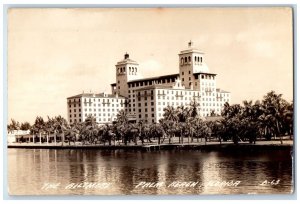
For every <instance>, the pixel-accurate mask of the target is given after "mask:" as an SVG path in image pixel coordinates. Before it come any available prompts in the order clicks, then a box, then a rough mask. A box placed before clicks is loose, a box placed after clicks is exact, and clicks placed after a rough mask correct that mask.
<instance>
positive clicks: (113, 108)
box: [67, 93, 125, 124]
mask: <svg viewBox="0 0 300 204" xmlns="http://www.w3.org/2000/svg"><path fill="white" fill-rule="evenodd" d="M67 101H68V121H69V122H70V123H74V122H83V121H84V120H85V119H86V118H87V117H88V116H89V115H92V116H93V117H94V118H96V122H97V123H100V124H101V123H110V122H112V121H113V120H114V119H115V118H116V116H117V114H118V112H119V111H120V110H124V109H125V98H124V97H119V96H117V95H111V94H105V93H102V94H92V93H83V94H79V95H76V96H72V97H69V98H67Z"/></svg>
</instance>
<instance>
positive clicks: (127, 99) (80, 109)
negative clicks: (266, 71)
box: [67, 42, 230, 124]
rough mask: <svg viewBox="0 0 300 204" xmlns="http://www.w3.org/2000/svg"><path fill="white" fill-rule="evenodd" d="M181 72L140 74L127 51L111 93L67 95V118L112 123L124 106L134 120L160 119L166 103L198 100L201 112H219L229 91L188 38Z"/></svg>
mask: <svg viewBox="0 0 300 204" xmlns="http://www.w3.org/2000/svg"><path fill="white" fill-rule="evenodd" d="M178 62H179V73H177V74H170V75H164V76H157V77H151V78H142V77H141V76H140V74H139V73H140V67H139V64H138V63H137V62H136V61H134V60H132V59H130V58H129V54H127V53H126V54H125V56H124V59H123V60H122V61H120V62H117V64H116V83H113V84H111V89H112V94H105V93H102V94H92V93H82V94H79V95H76V96H72V97H69V98H67V103H68V120H69V122H70V123H72V122H81V121H84V120H85V119H86V118H87V117H88V116H89V115H92V116H93V117H95V118H96V121H97V122H98V123H100V124H101V123H111V122H112V121H113V120H115V118H116V115H117V113H118V111H120V110H124V111H125V112H126V113H127V114H128V116H129V118H130V120H131V121H133V122H139V121H144V122H148V123H151V122H158V121H159V119H161V118H162V117H163V109H164V108H165V107H167V106H174V107H177V106H189V104H190V103H191V101H196V102H197V103H198V104H199V107H198V112H199V114H200V115H201V116H203V117H207V116H211V115H220V114H221V111H222V108H223V105H224V103H225V102H228V103H230V92H228V91H224V90H222V89H220V88H217V80H216V76H217V75H216V74H213V73H210V72H209V68H208V66H207V65H206V63H205V56H204V53H203V52H201V51H200V50H198V49H195V48H194V47H193V45H192V42H189V46H188V48H187V49H185V50H183V51H181V52H180V53H179V61H178Z"/></svg>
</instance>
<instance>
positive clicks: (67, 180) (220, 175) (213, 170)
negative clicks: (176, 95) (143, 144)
mask: <svg viewBox="0 0 300 204" xmlns="http://www.w3.org/2000/svg"><path fill="white" fill-rule="evenodd" d="M8 179H9V192H10V193H11V194H15V195H28V194H29V195H40V194H43V195H66V194H67V195H73V194H77V195H116V194H117V195H124V194H126V195H127V194H154V195H156V194H159V195H163V194H236V193H238V194H240V193H246V194H247V193H264V194H265V193H290V192H291V191H292V161H291V158H290V153H289V152H288V151H272V152H269V153H253V152H250V153H249V152H247V153H242V154H235V153H221V152H208V153H206V152H198V151H161V152H140V151H130V152H128V151H127V152H126V151H122V150H118V151H99V150H67V149H66V150H44V149H43V150H35V149H8ZM277 179H280V183H279V185H264V186H261V185H259V184H261V183H262V182H263V181H265V180H267V181H272V180H277ZM230 180H235V181H237V180H238V181H241V183H240V185H239V186H238V187H218V186H212V185H208V184H211V182H214V181H230ZM174 181H178V182H190V181H193V182H198V183H199V184H198V185H196V186H193V187H182V188H178V187H170V186H169V185H170V184H171V183H172V182H174ZM83 182H89V183H110V187H109V188H87V189H85V188H74V189H69V188H66V186H68V185H69V184H72V183H74V184H79V183H83ZM140 182H161V183H163V184H164V185H162V186H161V187H159V188H151V187H149V188H141V187H139V188H136V186H137V185H138V184H139V183H140ZM45 183H56V184H59V187H58V188H53V189H43V188H42V187H43V186H44V185H45Z"/></svg>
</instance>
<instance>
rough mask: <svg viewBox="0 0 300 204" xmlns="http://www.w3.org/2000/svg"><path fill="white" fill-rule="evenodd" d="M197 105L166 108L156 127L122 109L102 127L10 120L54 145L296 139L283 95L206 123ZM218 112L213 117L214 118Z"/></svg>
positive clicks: (89, 121)
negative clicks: (285, 137) (128, 114)
mask: <svg viewBox="0 0 300 204" xmlns="http://www.w3.org/2000/svg"><path fill="white" fill-rule="evenodd" d="M198 108H199V104H198V103H197V102H196V101H191V103H190V104H189V106H186V107H185V106H178V107H173V106H167V107H165V108H164V114H163V118H162V119H160V120H159V122H158V123H150V124H149V123H144V122H142V121H140V122H138V123H131V122H130V121H129V120H128V116H127V113H126V112H125V111H124V110H121V111H119V113H118V114H117V119H116V121H114V122H113V123H112V124H105V125H99V124H97V122H96V119H95V118H94V117H93V116H91V115H90V116H88V117H87V118H86V120H85V121H83V122H77V123H71V124H70V123H68V122H67V120H66V119H64V118H63V117H61V116H56V117H54V118H50V117H47V120H44V119H43V118H42V117H40V116H38V117H36V119H35V122H34V124H33V125H30V124H29V123H28V122H24V123H21V124H20V123H19V122H17V121H15V120H13V119H12V120H11V123H10V124H9V125H8V126H7V130H8V132H10V131H12V130H30V132H31V134H32V135H33V138H32V141H33V142H37V141H38V142H40V143H42V142H47V143H49V142H51V143H53V142H54V143H57V142H62V145H63V144H64V143H66V142H67V143H69V144H71V143H74V144H75V142H81V143H82V144H103V145H106V144H108V145H128V144H133V145H137V144H138V143H141V144H144V143H145V142H147V143H158V144H162V143H186V142H187V143H191V142H193V143H195V142H196V143H197V142H202V141H204V142H205V144H206V142H209V141H219V142H220V143H222V142H223V141H232V142H233V143H235V144H237V143H239V142H240V141H248V142H250V143H255V142H256V141H257V140H272V139H279V140H280V141H281V143H282V140H283V136H285V135H289V137H290V138H289V139H292V136H293V102H291V103H289V102H287V101H286V100H285V99H283V98H282V95H281V94H276V93H275V92H274V91H271V92H269V93H267V94H266V95H265V96H264V97H263V99H262V101H256V102H254V103H253V101H243V103H242V104H241V105H240V104H233V105H230V104H228V103H225V104H224V107H223V110H222V113H221V117H210V119H207V118H206V119H205V118H203V117H201V116H200V115H199V112H198ZM213 114H214V113H212V115H213Z"/></svg>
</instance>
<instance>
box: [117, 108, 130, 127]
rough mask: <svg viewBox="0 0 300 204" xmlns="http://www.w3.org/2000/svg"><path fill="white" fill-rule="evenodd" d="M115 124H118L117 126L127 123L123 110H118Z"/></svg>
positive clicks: (126, 116)
mask: <svg viewBox="0 0 300 204" xmlns="http://www.w3.org/2000/svg"><path fill="white" fill-rule="evenodd" d="M117 123H119V124H127V123H128V115H127V113H126V112H125V111H124V110H120V111H119V112H118V114H117Z"/></svg>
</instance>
